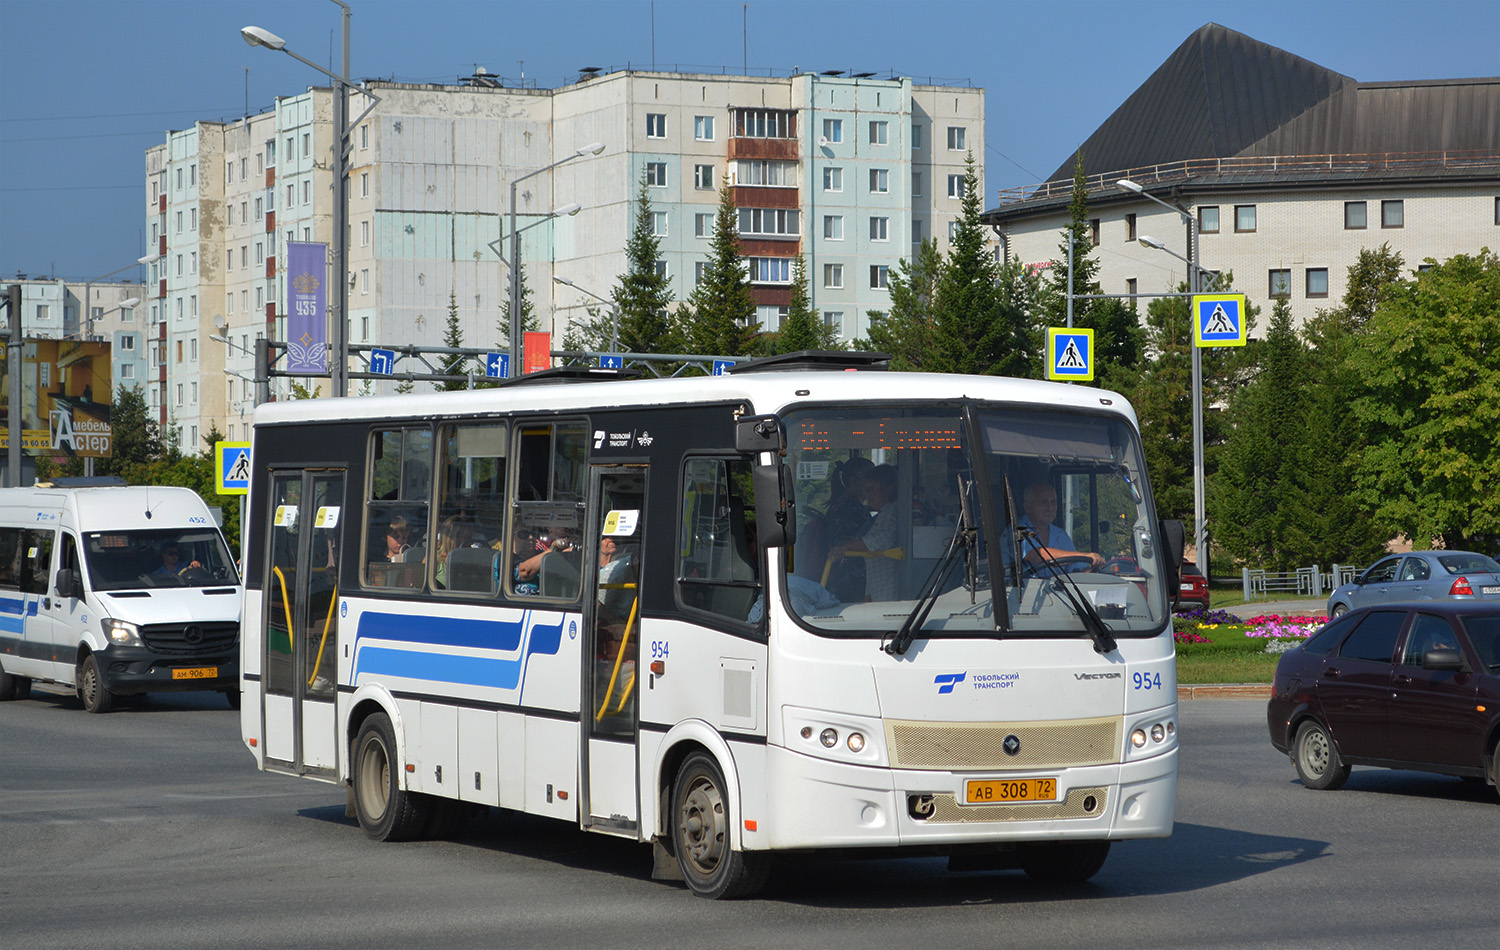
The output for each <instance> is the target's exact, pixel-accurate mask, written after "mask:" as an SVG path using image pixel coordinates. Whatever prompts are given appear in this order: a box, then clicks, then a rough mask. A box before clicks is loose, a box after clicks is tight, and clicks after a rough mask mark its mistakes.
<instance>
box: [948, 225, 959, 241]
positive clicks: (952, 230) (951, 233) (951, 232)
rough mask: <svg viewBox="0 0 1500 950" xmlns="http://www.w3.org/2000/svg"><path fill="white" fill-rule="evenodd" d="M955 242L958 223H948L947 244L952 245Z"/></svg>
mask: <svg viewBox="0 0 1500 950" xmlns="http://www.w3.org/2000/svg"><path fill="white" fill-rule="evenodd" d="M957 240H958V222H957V221H949V222H948V243H949V244H952V243H953V242H954V241H957Z"/></svg>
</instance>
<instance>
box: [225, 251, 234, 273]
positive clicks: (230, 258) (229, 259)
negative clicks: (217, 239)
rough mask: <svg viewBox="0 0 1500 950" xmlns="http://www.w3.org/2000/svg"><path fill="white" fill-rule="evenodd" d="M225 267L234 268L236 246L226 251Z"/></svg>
mask: <svg viewBox="0 0 1500 950" xmlns="http://www.w3.org/2000/svg"><path fill="white" fill-rule="evenodd" d="M224 269H225V270H234V248H232V247H231V248H230V249H229V250H227V251H225V252H224Z"/></svg>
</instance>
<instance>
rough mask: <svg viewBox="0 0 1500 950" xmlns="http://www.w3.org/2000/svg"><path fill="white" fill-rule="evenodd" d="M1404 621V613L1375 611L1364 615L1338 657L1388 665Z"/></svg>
mask: <svg viewBox="0 0 1500 950" xmlns="http://www.w3.org/2000/svg"><path fill="white" fill-rule="evenodd" d="M1405 621H1406V613H1405V611H1397V610H1377V611H1375V612H1373V613H1369V614H1366V615H1365V617H1364V619H1363V620H1361V621H1360V624H1359V626H1358V627H1355V628H1354V632H1353V633H1351V634H1349V639H1347V640H1345V641H1344V645H1343V647H1341V648H1340V649H1339V656H1341V657H1344V658H1345V659H1350V660H1369V661H1370V662H1371V663H1389V662H1391V658H1392V657H1393V656H1394V655H1395V652H1396V637H1397V636H1398V635H1399V634H1400V633H1401V625H1402V624H1403V623H1404V622H1405Z"/></svg>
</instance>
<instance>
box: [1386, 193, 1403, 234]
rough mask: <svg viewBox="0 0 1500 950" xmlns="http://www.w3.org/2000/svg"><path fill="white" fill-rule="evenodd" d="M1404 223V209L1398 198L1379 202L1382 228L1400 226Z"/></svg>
mask: <svg viewBox="0 0 1500 950" xmlns="http://www.w3.org/2000/svg"><path fill="white" fill-rule="evenodd" d="M1405 225H1406V211H1405V209H1404V208H1403V207H1402V204H1401V199H1400V198H1397V199H1395V200H1394V201H1382V202H1381V203H1380V226H1381V227H1382V228H1400V227H1405Z"/></svg>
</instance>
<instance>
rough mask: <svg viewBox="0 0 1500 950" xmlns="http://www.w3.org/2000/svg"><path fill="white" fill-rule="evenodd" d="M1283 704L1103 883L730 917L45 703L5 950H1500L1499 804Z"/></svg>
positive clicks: (623, 852)
mask: <svg viewBox="0 0 1500 950" xmlns="http://www.w3.org/2000/svg"><path fill="white" fill-rule="evenodd" d="M1264 709H1265V707H1264V704H1263V703H1261V702H1256V701H1247V700H1238V701H1236V700H1225V701H1204V700H1194V701H1191V702H1187V703H1184V704H1183V705H1182V714H1181V719H1182V738H1183V751H1182V759H1181V763H1182V770H1181V786H1180V794H1179V799H1178V809H1177V827H1176V831H1175V833H1174V834H1173V836H1172V837H1171V838H1170V839H1166V840H1161V841H1143V842H1125V843H1121V844H1117V845H1116V846H1115V848H1114V850H1113V852H1112V854H1111V855H1110V858H1109V861H1108V863H1106V864H1105V866H1104V870H1103V871H1102V872H1100V874H1099V875H1098V877H1096V878H1095V879H1094V881H1092V882H1091V883H1089V884H1086V885H1079V886H1073V887H1062V888H1059V887H1048V886H1042V885H1038V884H1035V883H1033V882H1031V881H1030V880H1028V879H1027V878H1026V877H1024V876H1023V875H1021V874H1020V873H1019V872H973V873H955V874H950V873H948V871H947V868H946V864H945V862H943V861H942V860H938V859H907V860H898V861H848V860H831V859H807V858H803V859H799V860H796V861H784V862H783V863H781V864H780V865H778V868H777V870H776V871H775V872H774V873H773V878H772V883H771V885H770V888H769V890H768V891H767V893H766V894H765V895H764V897H763V898H761V899H758V900H751V901H740V902H710V901H705V900H701V899H697V898H694V897H693V896H692V895H691V894H689V893H688V892H687V891H686V890H684V889H683V888H682V886H681V885H674V884H662V883H657V882H653V881H651V880H650V873H649V872H650V869H649V851H648V850H647V849H645V848H644V847H641V846H638V845H632V844H626V843H623V842H619V841H615V840H611V839H606V838H602V837H597V836H587V835H584V834H582V833H580V832H578V831H577V830H576V829H573V828H571V827H569V826H566V825H563V824H561V823H555V822H549V821H545V820H542V819H534V818H528V817H524V816H518V815H514V814H510V813H498V812H496V813H492V814H491V815H490V816H489V817H488V818H487V819H485V820H483V821H481V822H477V823H475V824H474V825H472V826H471V827H470V828H469V829H467V830H466V831H465V832H464V833H463V835H461V836H460V837H459V838H457V839H456V840H453V841H429V842H416V843H410V844H376V843H374V842H372V841H369V840H368V839H366V838H365V837H364V835H363V834H362V833H361V832H360V831H359V829H358V827H357V826H356V825H355V824H354V823H353V821H352V820H351V819H346V818H345V817H344V797H343V795H342V793H341V790H340V789H338V788H335V787H332V786H328V785H323V784H318V783H314V782H307V781H300V780H295V779H289V778H285V777H282V776H275V775H266V774H261V773H258V772H256V771H254V769H253V767H252V764H251V763H252V760H251V758H250V756H249V754H248V752H247V751H246V750H245V749H244V747H243V746H242V745H241V742H240V739H239V733H238V718H237V714H235V713H232V712H230V711H229V710H228V709H226V708H225V707H224V705H223V700H222V698H220V697H219V696H217V695H213V694H210V695H194V694H187V695H183V696H167V695H157V696H152V697H150V698H149V699H148V700H146V701H144V702H141V703H133V704H130V705H128V706H126V707H125V708H123V709H121V710H119V711H118V712H115V713H111V714H109V715H105V716H90V715H88V714H86V713H84V712H82V711H81V710H80V708H79V706H78V704H77V702H76V701H75V700H73V699H72V698H71V697H62V696H59V695H56V694H50V693H37V692H34V693H33V698H32V699H30V700H28V701H26V702H22V703H5V704H0V945H3V946H4V947H8V948H43V947H69V948H75V947H117V948H134V947H141V948H147V947H149V948H172V947H214V948H238V947H245V948H254V950H265V948H267V947H283V946H292V947H303V946H316V947H335V946H351V947H352V946H358V947H385V946H390V947H435V948H444V950H447V948H454V947H502V946H503V947H646V946H650V947H679V946H681V947H700V948H701V947H756V948H763V947H782V946H802V947H819V948H824V947H859V948H861V950H873V948H885V947H890V948H898V947H899V948H903V950H906V948H911V947H914V946H922V947H943V948H946V947H953V948H960V947H965V948H967V947H988V946H1006V947H1019V948H1026V950H1039V948H1048V947H1068V948H1076V947H1104V946H1107V947H1111V948H1130V947H1142V948H1163V947H1298V948H1305V947H1319V948H1336V947H1359V948H1370V947H1405V946H1423V945H1425V946H1435V947H1444V948H1448V947H1474V948H1481V947H1482V948H1486V950H1489V948H1493V947H1495V946H1496V945H1497V929H1496V928H1497V921H1496V917H1495V907H1496V893H1497V887H1496V885H1497V871H1500V799H1497V796H1496V793H1495V790H1494V789H1492V788H1490V787H1488V786H1484V785H1472V784H1467V783H1464V782H1461V781H1459V780H1456V779H1449V778H1443V777H1439V776H1427V775H1422V774H1419V773H1413V772H1385V771H1380V770H1372V769H1356V770H1355V772H1354V774H1353V776H1352V777H1351V779H1350V780H1349V784H1348V786H1346V788H1345V789H1343V790H1342V791H1337V792H1314V791H1309V790H1306V789H1304V788H1302V787H1301V786H1300V785H1298V784H1297V782H1296V781H1295V779H1294V777H1293V773H1292V769H1291V766H1290V765H1289V764H1288V763H1287V761H1286V759H1285V758H1284V757H1283V756H1280V755H1278V754H1276V753H1275V752H1274V751H1273V750H1272V749H1271V747H1270V745H1269V743H1268V742H1267V739H1266V729H1265V724H1264V718H1265V717H1264Z"/></svg>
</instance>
